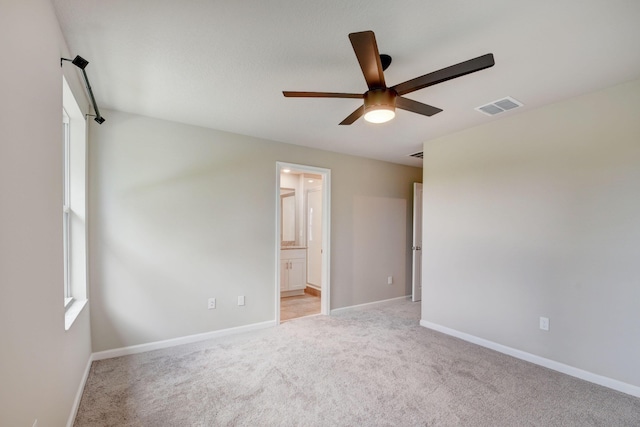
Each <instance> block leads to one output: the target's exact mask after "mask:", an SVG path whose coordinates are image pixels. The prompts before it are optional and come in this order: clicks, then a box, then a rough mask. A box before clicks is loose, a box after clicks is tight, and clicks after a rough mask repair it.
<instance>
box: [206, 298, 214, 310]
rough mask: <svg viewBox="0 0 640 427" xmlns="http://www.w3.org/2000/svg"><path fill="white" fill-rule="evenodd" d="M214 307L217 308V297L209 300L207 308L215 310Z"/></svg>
mask: <svg viewBox="0 0 640 427" xmlns="http://www.w3.org/2000/svg"><path fill="white" fill-rule="evenodd" d="M214 308H216V299H215V298H209V299H208V300H207V309H208V310H213V309H214Z"/></svg>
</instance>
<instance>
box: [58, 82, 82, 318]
mask: <svg viewBox="0 0 640 427" xmlns="http://www.w3.org/2000/svg"><path fill="white" fill-rule="evenodd" d="M80 87H82V86H80ZM62 88H63V90H62V102H63V106H62V107H63V108H62V144H63V145H62V148H63V149H62V153H63V156H62V159H61V161H62V166H63V167H62V169H63V176H62V183H63V190H62V195H63V198H62V200H61V202H62V203H61V204H62V246H63V262H64V277H63V289H62V293H63V297H64V327H65V330H68V329H69V328H71V325H72V324H73V322H74V321H75V319H76V318H77V317H78V316H79V315H80V313H81V312H82V309H83V308H84V306H85V305H86V303H87V225H86V211H87V209H86V181H87V179H86V175H87V174H86V164H87V162H86V153H87V137H86V129H87V124H86V121H85V116H84V114H83V113H82V111H81V110H80V107H78V103H77V102H76V100H75V98H74V96H73V93H72V92H71V89H70V87H69V85H68V83H67V81H66V80H65V79H64V77H63V78H62Z"/></svg>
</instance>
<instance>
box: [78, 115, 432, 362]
mask: <svg viewBox="0 0 640 427" xmlns="http://www.w3.org/2000/svg"><path fill="white" fill-rule="evenodd" d="M104 116H105V117H106V118H107V122H106V123H105V124H104V125H102V126H101V127H95V126H94V127H93V128H92V132H91V146H90V166H89V168H90V171H91V183H90V194H91V197H90V217H91V219H92V228H91V230H90V236H91V243H90V253H91V267H92V268H91V297H92V301H91V302H92V307H91V309H92V310H91V315H92V317H91V321H92V336H93V343H94V345H93V349H94V351H102V350H107V349H114V348H120V347H125V346H131V345H136V344H142V343H149V342H153V341H158V340H165V339H170V338H175V337H181V336H186V335H191V334H197V333H202V332H208V331H215V330H220V329H225V328H230V327H235V326H242V325H248V324H252V323H258V322H264V321H270V320H275V289H276V286H275V273H276V271H275V261H276V253H275V248H276V234H275V212H276V209H275V200H276V173H277V171H276V162H277V161H282V162H289V163H295V164H302V165H309V166H317V167H322V168H328V169H331V182H332V188H331V191H332V203H331V207H332V212H331V214H332V217H331V225H332V233H331V308H332V309H335V308H340V307H345V306H349V305H354V304H361V303H366V302H372V301H377V300H381V299H387V298H393V297H399V296H403V295H406V294H408V293H409V290H410V283H408V281H409V280H410V275H409V274H408V271H409V267H410V264H409V263H410V255H411V251H410V247H409V245H410V239H408V236H410V231H411V209H410V207H411V203H412V193H411V191H412V183H413V182H414V181H420V180H421V176H422V171H421V169H419V168H412V167H407V166H402V165H396V164H391V163H385V162H380V161H375V160H369V159H364V158H358V157H353V156H346V155H341V154H336V153H330V152H326V151H320V150H313V149H310V148H305V147H299V146H293V145H288V144H282V143H277V142H272V141H266V140H261V139H256V138H251V137H245V136H241V135H234V134H229V133H225V132H220V131H215V130H211V129H205V128H199V127H194V126H188V125H182V124H177V123H173V122H168V121H162V120H156V119H150V118H145V117H141V116H136V115H131V114H127V113H122V112H116V111H105V112H104ZM368 208H374V209H375V211H368V210H367V209H368ZM391 231H393V233H391ZM407 242H409V243H407ZM372 266H375V269H373V270H372V269H371V267H372ZM368 270H369V271H368ZM390 275H393V276H395V277H396V282H395V283H394V284H393V285H387V276H390ZM239 295H244V296H245V297H246V305H245V306H244V307H239V306H238V305H237V296H239ZM209 297H215V298H216V299H217V308H216V309H215V310H207V309H206V305H207V304H206V302H207V298H209Z"/></svg>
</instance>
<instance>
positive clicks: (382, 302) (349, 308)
mask: <svg viewBox="0 0 640 427" xmlns="http://www.w3.org/2000/svg"><path fill="white" fill-rule="evenodd" d="M406 299H411V295H405V296H402V297H396V298H389V299H383V300H380V301H373V302H367V303H364V304H357V305H350V306H348V307H340V308H335V309H333V310H331V314H336V313H341V312H344V311H350V310H354V309H356V308H361V307H367V306H372V305H379V304H385V303H388V302H393V301H400V300H406Z"/></svg>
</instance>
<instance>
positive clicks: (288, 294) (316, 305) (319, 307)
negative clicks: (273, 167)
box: [276, 162, 331, 322]
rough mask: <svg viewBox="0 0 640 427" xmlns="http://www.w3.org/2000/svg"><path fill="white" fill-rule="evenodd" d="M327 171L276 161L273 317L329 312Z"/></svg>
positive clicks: (328, 197)
mask: <svg viewBox="0 0 640 427" xmlns="http://www.w3.org/2000/svg"><path fill="white" fill-rule="evenodd" d="M330 172H331V171H330V170H329V169H323V168H317V167H313V166H305V165H296V164H290V163H282V162H277V180H276V181H277V191H276V194H277V196H278V198H277V203H276V242H277V247H276V254H277V255H276V319H277V320H278V321H279V322H284V321H287V320H291V319H294V318H298V317H304V316H309V315H315V314H328V313H329V301H330V299H329V292H330V289H329V277H330V276H329V271H330V269H329V259H330V257H329V247H330V244H329V236H330V228H329V227H330V200H331V198H330V192H331V186H330V185H331V183H330Z"/></svg>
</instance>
